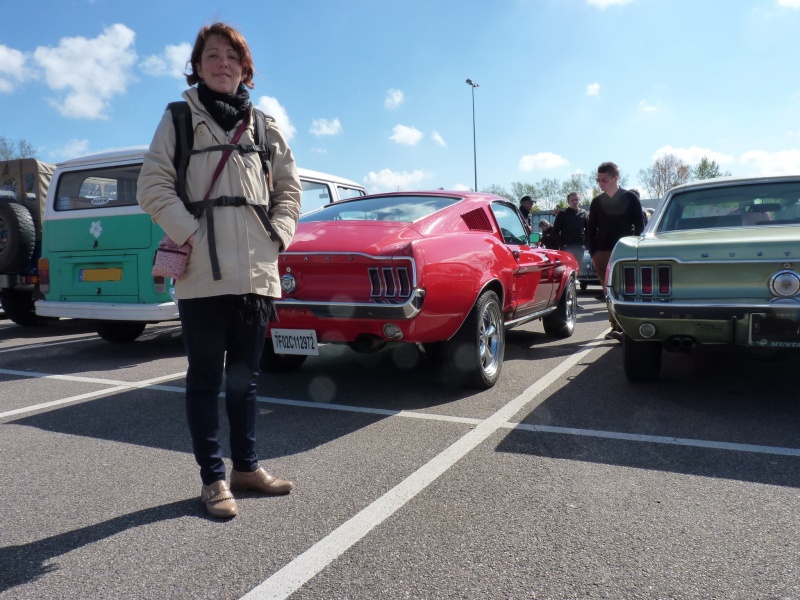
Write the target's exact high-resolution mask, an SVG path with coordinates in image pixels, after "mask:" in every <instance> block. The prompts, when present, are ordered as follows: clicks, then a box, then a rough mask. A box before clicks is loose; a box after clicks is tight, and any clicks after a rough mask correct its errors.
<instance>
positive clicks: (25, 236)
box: [0, 202, 36, 273]
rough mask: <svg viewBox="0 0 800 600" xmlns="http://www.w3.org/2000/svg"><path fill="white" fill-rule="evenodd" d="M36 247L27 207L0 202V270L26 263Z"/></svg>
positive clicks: (34, 229) (20, 267) (34, 234)
mask: <svg viewBox="0 0 800 600" xmlns="http://www.w3.org/2000/svg"><path fill="white" fill-rule="evenodd" d="M35 247H36V228H35V227H34V225H33V217H32V216H31V213H30V212H28V209H27V208H25V207H24V206H22V205H21V204H17V203H16V202H0V272H5V273H7V272H11V271H18V270H20V269H23V268H25V267H26V266H27V265H28V261H30V259H31V257H32V256H33V250H34V248H35Z"/></svg>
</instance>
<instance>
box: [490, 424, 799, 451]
mask: <svg viewBox="0 0 800 600" xmlns="http://www.w3.org/2000/svg"><path fill="white" fill-rule="evenodd" d="M503 426H504V427H507V428H509V429H521V430H524V431H541V432H546V433H557V434H561V435H577V436H584V437H595V438H605V439H609V440H625V441H629V442H647V443H651V444H671V445H673V446H689V447H694V448H708V449H710V450H733V451H736V452H753V453H755V454H774V455H777V456H800V449H798V448H781V447H778V446H759V445H756V444H735V443H733V442H715V441H710V440H695V439H691V438H676V437H667V436H662V435H643V434H637V433H616V432H613V431H596V430H593V429H575V428H573V427H553V426H551V425H526V424H521V423H505V424H504V425H503Z"/></svg>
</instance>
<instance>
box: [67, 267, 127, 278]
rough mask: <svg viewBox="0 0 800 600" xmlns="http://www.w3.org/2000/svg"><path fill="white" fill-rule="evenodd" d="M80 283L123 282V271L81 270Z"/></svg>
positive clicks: (79, 274)
mask: <svg viewBox="0 0 800 600" xmlns="http://www.w3.org/2000/svg"><path fill="white" fill-rule="evenodd" d="M78 281H122V269H118V268H114V269H81V270H80V271H78Z"/></svg>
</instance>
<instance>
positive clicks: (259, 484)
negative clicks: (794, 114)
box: [231, 468, 295, 496]
mask: <svg viewBox="0 0 800 600" xmlns="http://www.w3.org/2000/svg"><path fill="white" fill-rule="evenodd" d="M294 487H295V486H294V484H293V483H292V482H291V481H286V480H285V479H278V478H277V477H275V476H274V475H270V474H269V473H267V472H266V471H265V470H264V469H261V468H259V469H256V470H255V471H253V472H252V473H243V472H242V471H237V470H236V469H233V470H232V471H231V489H232V490H234V491H237V492H245V491H252V492H261V493H262V494H269V495H270V496H278V495H281V494H288V493H289V492H291V491H292V490H293V489H294Z"/></svg>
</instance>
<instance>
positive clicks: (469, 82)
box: [467, 79, 480, 192]
mask: <svg viewBox="0 0 800 600" xmlns="http://www.w3.org/2000/svg"><path fill="white" fill-rule="evenodd" d="M467 85H468V86H470V87H471V88H472V160H473V162H474V165H473V168H474V170H475V191H476V192H477V191H478V149H477V146H476V144H475V88H476V87H480V85H479V84H477V83H475V82H474V81H472V79H467Z"/></svg>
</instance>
